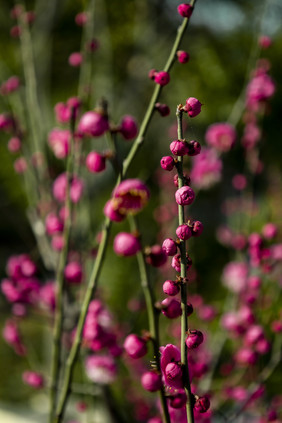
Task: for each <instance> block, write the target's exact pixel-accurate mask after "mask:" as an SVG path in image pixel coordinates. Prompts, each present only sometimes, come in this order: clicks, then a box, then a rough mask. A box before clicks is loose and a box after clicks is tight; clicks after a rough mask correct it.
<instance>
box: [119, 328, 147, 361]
mask: <svg viewBox="0 0 282 423" xmlns="http://www.w3.org/2000/svg"><path fill="white" fill-rule="evenodd" d="M123 347H124V349H125V351H126V352H127V354H128V355H129V356H130V357H131V358H141V357H143V356H144V355H145V354H147V343H146V341H145V339H144V338H141V337H140V336H137V335H134V334H131V335H128V336H127V337H126V338H125V341H124V344H123Z"/></svg>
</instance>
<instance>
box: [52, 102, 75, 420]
mask: <svg viewBox="0 0 282 423" xmlns="http://www.w3.org/2000/svg"><path fill="white" fill-rule="evenodd" d="M74 127H75V117H74V110H73V113H72V119H71V138H70V152H69V155H68V158H67V168H66V175H67V180H66V198H65V210H66V218H65V222H64V232H63V249H62V251H61V254H60V260H59V264H58V269H57V275H56V283H57V296H56V314H55V325H54V337H53V356H52V368H51V387H50V422H52V419H53V414H54V411H55V407H56V395H57V390H58V383H59V375H60V360H61V342H62V333H63V313H64V310H63V294H64V269H65V267H66V262H67V254H68V246H69V238H70V229H71V218H72V206H71V205H72V203H71V201H70V184H71V178H72V171H73V158H74V155H73V147H74Z"/></svg>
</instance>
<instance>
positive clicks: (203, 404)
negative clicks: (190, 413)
mask: <svg viewBox="0 0 282 423" xmlns="http://www.w3.org/2000/svg"><path fill="white" fill-rule="evenodd" d="M209 408H210V400H209V399H208V397H207V395H204V396H203V397H200V398H198V399H197V400H196V402H195V405H194V410H195V411H197V412H199V413H205V412H206V411H208V409H209Z"/></svg>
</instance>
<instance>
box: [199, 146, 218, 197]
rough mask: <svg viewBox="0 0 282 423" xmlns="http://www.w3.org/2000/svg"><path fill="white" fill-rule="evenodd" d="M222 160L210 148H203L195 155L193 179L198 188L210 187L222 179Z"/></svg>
mask: <svg viewBox="0 0 282 423" xmlns="http://www.w3.org/2000/svg"><path fill="white" fill-rule="evenodd" d="M221 171H222V161H221V160H220V158H219V157H218V156H217V154H216V152H215V151H214V150H213V149H210V148H202V151H201V154H199V155H198V156H196V157H194V160H193V165H192V170H191V179H192V181H193V183H194V184H195V186H196V187H197V188H201V189H208V188H210V187H211V186H212V185H214V184H215V183H216V182H218V181H220V179H221Z"/></svg>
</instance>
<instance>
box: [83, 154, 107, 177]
mask: <svg viewBox="0 0 282 423" xmlns="http://www.w3.org/2000/svg"><path fill="white" fill-rule="evenodd" d="M86 167H87V169H88V170H89V172H93V173H99V172H103V170H105V169H106V157H105V156H104V155H103V154H100V153H97V152H96V151H90V153H89V154H88V156H87V157H86Z"/></svg>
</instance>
